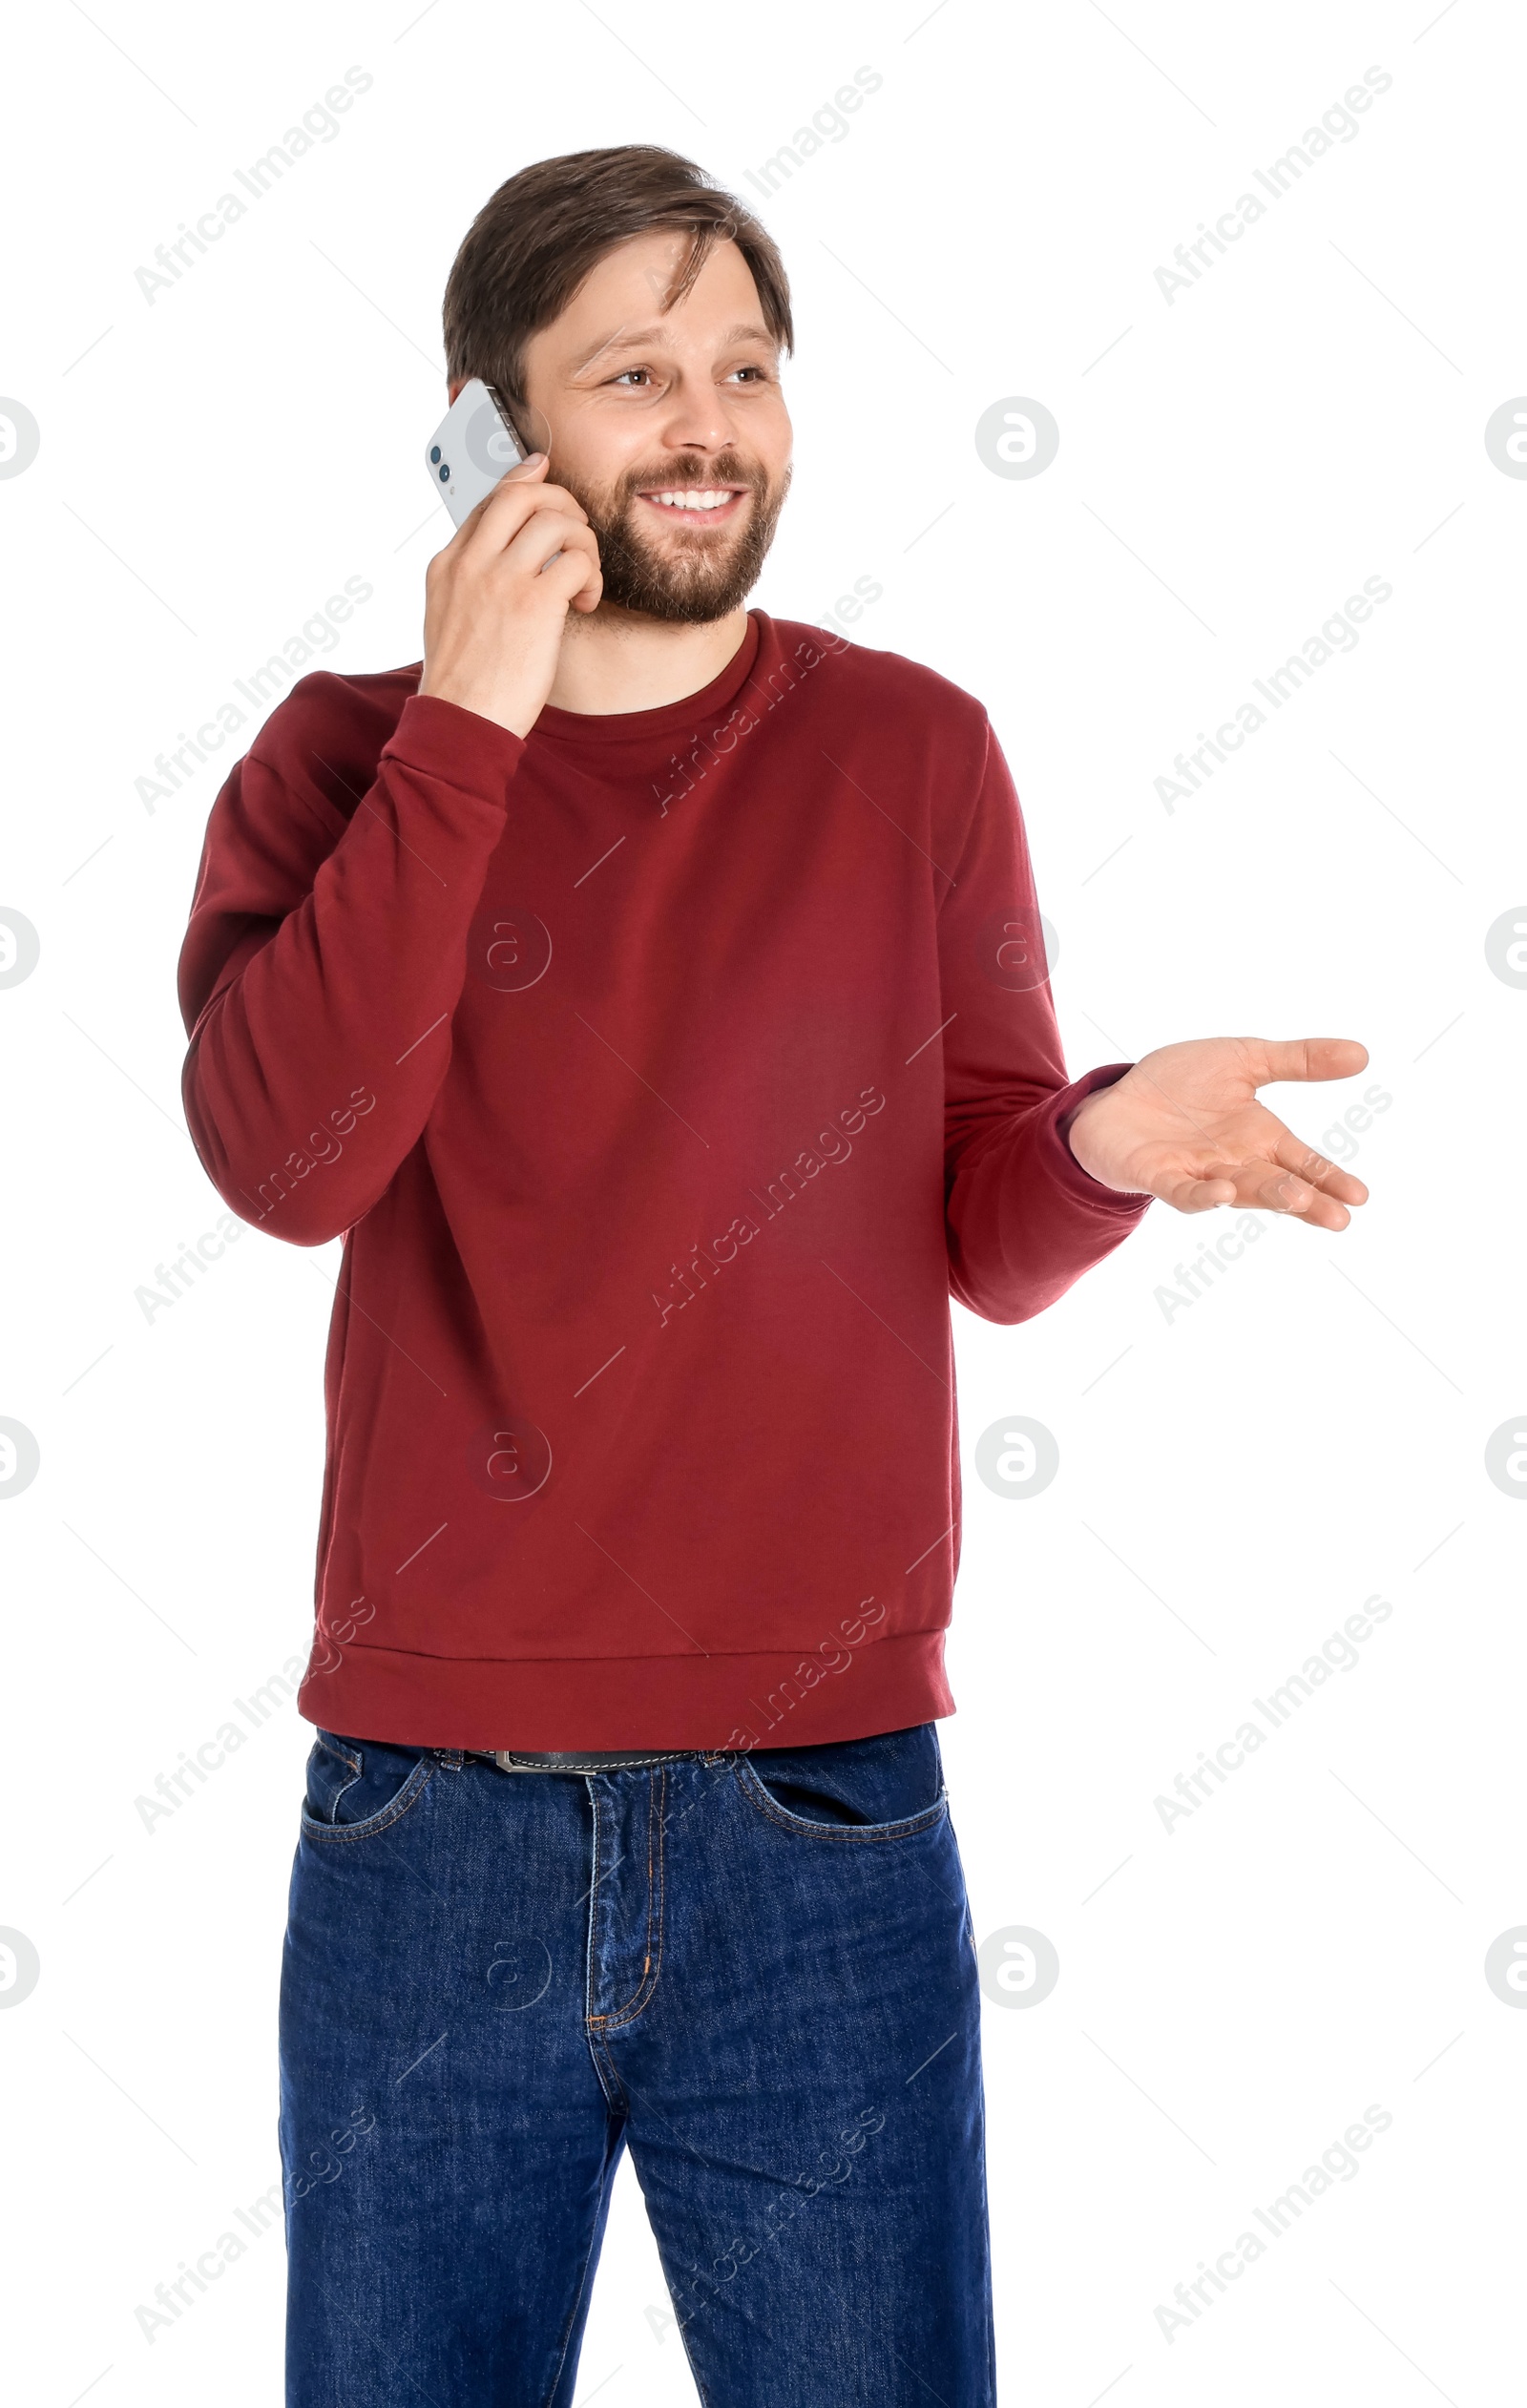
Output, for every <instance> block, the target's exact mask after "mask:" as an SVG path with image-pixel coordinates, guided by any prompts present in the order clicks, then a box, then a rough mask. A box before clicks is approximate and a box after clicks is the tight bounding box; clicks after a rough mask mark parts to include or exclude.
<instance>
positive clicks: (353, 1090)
mask: <svg viewBox="0 0 1527 2408" xmlns="http://www.w3.org/2000/svg"><path fill="white" fill-rule="evenodd" d="M419 675H420V664H419V663H418V662H415V663H414V664H413V665H412V666H411V667H408V668H402V669H393V670H387V671H386V672H384V673H382V674H379V675H376V676H366V677H339V676H333V675H329V674H327V673H326V672H319V673H317V674H315V675H313V676H310V677H305V678H303V680H302V681H301V682H300V683H299V684H298V685H297V686H295V687H294V688H293V690H292V692H291V693H290V694H289V695H288V696H287V697H286V698H285V699H284V701H282V703H281V704H280V705H279V706H278V708H277V709H276V710H275V711H274V712H273V713H272V715H271V717H270V719H269V720H268V721H267V722H266V723H265V725H264V726H263V728H261V732H260V734H259V736H258V737H257V739H256V741H255V743H254V744H253V745H252V746H251V748H250V750H249V753H248V755H247V756H246V758H245V759H244V760H242V761H241V762H240V764H238V766H237V767H236V768H235V769H234V770H233V772H232V774H231V775H230V777H229V779H228V781H227V784H226V785H224V786H223V788H222V791H221V793H220V795H219V797H218V799H217V802H216V804H215V805H214V806H213V809H212V813H211V817H210V820H209V822H208V827H207V834H206V842H205V847H204V849H203V853H202V858H201V865H200V870H199V877H198V882H197V890H196V897H195V902H194V905H193V909H192V912H191V921H190V928H189V931H188V933H187V936H186V940H185V945H184V949H183V951H182V953H181V957H180V966H179V996H180V1007H181V1011H182V1014H183V1016H184V1019H185V1024H186V1028H187V1031H188V1034H189V1036H190V1048H189V1052H188V1055H187V1058H186V1065H185V1074H184V1081H183V1089H184V1097H185V1107H186V1116H187V1119H188V1120H189V1123H190V1127H191V1133H192V1136H193V1139H194V1141H195V1143H196V1147H197V1151H198V1153H199V1156H200V1158H201V1161H202V1162H203V1164H204V1165H205V1167H206V1170H207V1174H208V1176H209V1178H210V1179H211V1180H212V1182H213V1184H214V1185H215V1186H216V1187H217V1189H218V1191H219V1193H220V1195H221V1196H222V1197H223V1198H224V1199H225V1200H226V1202H227V1203H228V1204H230V1205H231V1206H232V1208H233V1210H234V1211H235V1212H237V1213H239V1214H240V1215H241V1217H242V1218H243V1219H244V1220H246V1221H248V1222H249V1223H250V1224H251V1225H253V1226H254V1227H256V1228H260V1229H263V1230H266V1231H267V1232H268V1233H269V1234H270V1235H271V1236H273V1237H278V1238H285V1239H287V1240H288V1241H290V1243H291V1244H293V1245H295V1246H321V1245H323V1244H324V1243H325V1242H326V1241H327V1240H329V1239H332V1238H337V1237H343V1238H344V1240H345V1251H344V1259H343V1265H342V1268H341V1274H340V1279H339V1286H338V1295H337V1300H336V1303H335V1308H334V1318H333V1324H332V1328H331V1331H330V1336H329V1344H328V1353H327V1361H326V1367H325V1374H324V1390H325V1403H326V1426H327V1457H326V1470H325V1476H324V1498H323V1511H322V1518H321V1526H320V1532H319V1541H318V1567H317V1588H316V1595H317V1622H316V1629H315V1638H314V1646H313V1653H312V1657H311V1660H310V1663H309V1666H308V1670H307V1673H306V1676H305V1678H304V1680H303V1685H302V1688H301V1692H300V1696H299V1706H300V1708H301V1711H302V1712H303V1714H304V1715H305V1716H306V1717H307V1718H308V1719H309V1720H310V1721H312V1722H314V1723H318V1724H322V1725H324V1726H326V1727H329V1728H331V1729H338V1730H341V1731H344V1732H347V1733H350V1734H354V1735H357V1736H361V1737H370V1738H373V1739H379V1740H392V1741H396V1742H401V1743H407V1744H410V1745H414V1746H422V1747H468V1748H516V1747H517V1748H623V1747H682V1748H748V1747H752V1746H757V1745H764V1746H781V1745H784V1744H786V1742H788V1744H789V1745H791V1746H797V1745H801V1744H805V1743H807V1742H814V1741H823V1740H830V1739H846V1738H855V1737H859V1736H861V1735H864V1734H866V1733H868V1732H872V1731H880V1730H889V1729H894V1728H899V1727H904V1726H906V1725H909V1724H912V1723H918V1722H922V1721H925V1720H927V1719H929V1718H931V1717H933V1716H936V1715H941V1714H947V1713H950V1712H951V1711H952V1705H953V1701H952V1697H951V1695H950V1691H949V1688H948V1686H947V1683H946V1681H945V1677H944V1668H943V1648H944V1630H945V1626H946V1624H947V1623H948V1621H949V1615H950V1601H951V1594H952V1587H953V1581H954V1574H955V1570H956V1567H957V1564H958V1560H959V1521H960V1476H959V1454H958V1433H957V1426H956V1419H955V1399H954V1361H953V1351H952V1339H951V1328H950V1310H949V1297H950V1292H951V1290H952V1291H953V1293H954V1294H955V1295H956V1296H957V1297H958V1298H959V1299H960V1301H961V1303H962V1304H965V1305H966V1306H968V1307H969V1308H970V1309H971V1310H972V1311H973V1312H976V1313H979V1314H981V1315H983V1316H984V1318H986V1319H987V1320H989V1321H997V1322H1015V1321H1022V1320H1025V1319H1027V1318H1028V1317H1029V1316H1030V1315H1031V1314H1034V1313H1036V1312H1039V1311H1041V1310H1042V1309H1043V1308H1044V1307H1045V1306H1046V1305H1048V1304H1050V1303H1052V1302H1053V1301H1054V1300H1055V1299H1056V1297H1057V1296H1060V1295H1062V1294H1064V1292H1065V1290H1066V1289H1067V1288H1069V1287H1070V1286H1071V1285H1072V1283H1073V1281H1074V1280H1076V1279H1077V1277H1078V1276H1079V1274H1080V1273H1081V1272H1082V1271H1084V1270H1085V1269H1086V1268H1087V1267H1088V1266H1089V1264H1092V1263H1096V1262H1098V1261H1099V1260H1100V1259H1101V1257H1102V1256H1103V1255H1105V1254H1107V1253H1109V1252H1111V1251H1112V1249H1113V1248H1114V1247H1115V1246H1118V1245H1119V1242H1120V1241H1121V1239H1123V1238H1124V1237H1125V1236H1126V1235H1127V1234H1128V1232H1129V1231H1130V1230H1131V1229H1132V1228H1133V1227H1134V1226H1135V1225H1136V1223H1137V1221H1138V1220H1139V1219H1140V1215H1141V1214H1142V1213H1143V1212H1144V1210H1145V1209H1146V1206H1147V1205H1148V1204H1149V1202H1150V1198H1149V1197H1148V1196H1144V1195H1126V1194H1121V1193H1119V1192H1117V1191H1115V1190H1113V1189H1111V1188H1108V1187H1105V1186H1103V1185H1101V1184H1100V1183H1098V1181H1096V1180H1094V1179H1093V1178H1091V1177H1090V1176H1089V1175H1088V1173H1087V1172H1085V1171H1084V1170H1083V1169H1082V1168H1081V1166H1080V1164H1079V1163H1078V1162H1077V1161H1076V1159H1075V1158H1074V1156H1073V1155H1072V1153H1071V1151H1070V1149H1069V1146H1068V1145H1067V1143H1066V1140H1065V1136H1064V1128H1065V1125H1066V1123H1067V1118H1068V1115H1069V1113H1070V1112H1072V1111H1074V1110H1075V1108H1076V1106H1077V1104H1078V1103H1079V1102H1080V1100H1081V1099H1082V1097H1083V1096H1084V1095H1087V1094H1090V1093H1091V1092H1092V1090H1093V1089H1094V1088H1095V1087H1098V1086H1099V1085H1104V1084H1107V1083H1108V1082H1109V1081H1110V1080H1112V1079H1114V1078H1119V1077H1121V1076H1122V1074H1123V1072H1124V1071H1125V1070H1126V1069H1127V1068H1128V1067H1129V1065H1128V1064H1127V1063H1123V1062H1118V1063H1113V1064H1111V1065H1109V1066H1107V1067H1105V1068H1103V1069H1100V1070H1094V1071H1091V1072H1089V1073H1088V1075H1087V1076H1086V1077H1085V1078H1080V1079H1077V1080H1074V1081H1072V1082H1070V1083H1068V1081H1067V1078H1066V1068H1065V1063H1064V1060H1063V1058H1062V1055H1061V1048H1060V1039H1059V1036H1058V1033H1057V1030H1056V1016H1055V1010H1054V1006H1053V1004H1052V1001H1051V995H1050V989H1049V986H1048V984H1047V983H1046V979H1045V974H1044V966H1043V956H1042V953H1040V951H1039V934H1038V911H1037V904H1036V900H1035V888H1034V880H1033V874H1032V871H1031V868H1030V862H1029V854H1028V848H1027V845H1026V841H1025V836H1024V830H1023V824H1022V819H1021V816H1020V813H1019V808H1018V802H1017V797H1016V795H1015V792H1014V788H1013V784H1012V780H1011V778H1010V776H1009V773H1008V769H1007V765H1006V764H1005V762H1004V761H1003V758H1002V755H1001V752H1000V751H999V749H998V746H997V743H996V740H995V738H994V735H993V732H992V729H991V727H990V725H989V724H988V722H987V719H986V715H985V713H984V711H983V710H982V709H981V707H980V705H979V703H977V702H975V701H973V700H972V699H971V697H970V696H969V695H967V694H964V693H962V692H961V691H960V690H959V688H958V687H956V686H954V685H952V684H950V683H949V682H948V681H946V680H945V679H943V678H941V677H938V676H935V675H934V674H933V672H932V671H931V670H929V669H926V668H922V667H920V666H919V665H918V664H917V663H916V662H914V661H910V660H902V659H900V658H899V657H898V656H897V655H895V654H894V653H888V652H871V651H868V650H866V649H864V648H863V647H861V646H859V645H857V644H851V643H847V642H845V641H844V640H843V639H841V638H838V637H835V636H829V635H827V634H826V633H824V631H823V630H822V629H820V628H815V627H807V626H805V625H802V624H797V623H796V622H794V621H791V620H788V619H771V618H768V616H767V615H766V614H765V613H764V612H763V611H758V610H755V611H752V612H750V613H749V615H748V625H747V634H746V636H745V638H744V639H743V644H742V647H741V649H740V650H739V651H738V652H737V653H736V654H735V656H734V657H733V659H732V660H731V661H730V662H729V663H728V664H727V666H726V668H725V669H723V670H722V674H721V676H720V677H718V678H717V679H716V680H715V681H714V682H713V683H712V684H710V685H709V686H707V687H705V688H704V689H703V691H701V693H699V694H694V695H691V696H689V697H688V698H687V700H685V701H681V702H675V703H671V704H668V705H666V706H664V707H663V708H661V709H658V710H647V711H627V712H619V713H617V714H615V715H613V716H610V717H593V716H589V715H586V714H583V713H579V712H573V711H566V710H559V709H554V708H552V707H550V706H549V707H548V708H547V709H545V710H544V711H543V712H542V713H541V716H540V718H539V719H538V720H537V722H536V723H535V726H534V728H533V731H532V733H531V735H530V737H529V738H528V739H525V740H522V739H521V738H519V737H517V736H513V735H511V734H510V733H509V732H508V731H507V730H506V729H504V728H502V727H499V726H496V725H495V724H494V723H493V722H492V721H489V720H486V719H480V718H478V717H477V715H476V714H475V713H474V712H471V711H467V710H463V709H461V708H459V707H458V706H457V705H456V704H455V703H451V702H443V701H436V700H434V699H432V698H428V697H421V696H419V695H418V694H417V692H416V690H415V689H416V687H417V685H418V681H419Z"/></svg>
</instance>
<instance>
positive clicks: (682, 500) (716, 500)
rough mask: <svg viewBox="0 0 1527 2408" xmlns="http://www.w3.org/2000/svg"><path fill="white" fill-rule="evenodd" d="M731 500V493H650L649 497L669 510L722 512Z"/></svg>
mask: <svg viewBox="0 0 1527 2408" xmlns="http://www.w3.org/2000/svg"><path fill="white" fill-rule="evenodd" d="M731 498H732V497H731V494H730V492H676V493H649V494H648V496H647V499H648V500H649V501H652V502H661V503H662V504H663V505H664V507H665V508H666V509H668V510H720V509H721V508H722V504H723V503H724V502H729V501H730V500H731Z"/></svg>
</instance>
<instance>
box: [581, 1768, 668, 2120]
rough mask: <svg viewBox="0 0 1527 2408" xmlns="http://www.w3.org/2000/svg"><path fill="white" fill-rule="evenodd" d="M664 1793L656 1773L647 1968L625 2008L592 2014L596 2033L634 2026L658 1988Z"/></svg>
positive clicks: (650, 1804) (650, 1818)
mask: <svg viewBox="0 0 1527 2408" xmlns="http://www.w3.org/2000/svg"><path fill="white" fill-rule="evenodd" d="M667 1790H668V1775H667V1773H666V1772H659V1775H658V1779H657V1783H656V1785H655V1784H654V1783H653V1782H652V1781H651V1780H649V1781H648V1783H647V1946H646V1957H647V1963H646V1967H645V1970H644V1971H643V1973H642V1977H641V1979H640V1980H639V1981H638V1984H637V1986H636V1988H635V1990H634V1991H633V1992H632V1994H631V1996H630V1998H629V1999H628V2000H626V2002H625V2004H624V2006H618V2007H615V2008H613V2009H612V2010H611V2012H610V2013H609V2014H608V2015H592V2014H591V2016H590V2017H589V2021H590V2022H591V2024H593V2025H595V2026H596V2028H597V2029H598V2030H600V2031H601V2032H614V2031H618V2030H620V2029H622V2028H623V2027H624V2026H625V2025H626V2024H628V2023H634V2022H635V2021H636V2020H637V2018H638V2015H640V2014H642V2013H643V2012H644V2011H645V2009H646V2008H647V2007H648V2005H650V2003H651V2000H652V1995H653V1992H654V1991H655V1990H656V1989H657V1987H658V1976H659V1973H660V1972H661V1971H662V1936H663V1832H664V1829H665V1820H666V1818H665V1814H664V1811H663V1809H664V1806H665V1804H666V1799H667ZM595 1812H596V1814H597V1812H598V1806H597V1803H596V1806H595ZM655 1826H656V1830H657V1834H658V1839H657V1859H656V1862H657V1909H656V1912H657V1944H656V1946H655V1945H654V1937H653V1915H654V1905H653V1872H654V1854H653V1831H654V1827H655ZM589 2003H590V2005H591V2007H592V2005H593V2003H594V2002H593V2000H592V1998H591V2000H590V2001H589ZM613 2070H614V2067H613V2065H612V2071H613ZM617 2079H618V2077H617Z"/></svg>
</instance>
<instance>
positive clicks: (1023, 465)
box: [975, 393, 1060, 476]
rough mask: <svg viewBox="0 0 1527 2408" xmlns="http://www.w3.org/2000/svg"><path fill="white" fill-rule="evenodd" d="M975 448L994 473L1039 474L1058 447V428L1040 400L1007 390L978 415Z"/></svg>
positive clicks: (1052, 457) (1053, 456) (1006, 474)
mask: <svg viewBox="0 0 1527 2408" xmlns="http://www.w3.org/2000/svg"><path fill="white" fill-rule="evenodd" d="M975 449H976V451H977V452H978V454H979V455H980V458H981V461H982V463H983V465H984V466H985V467H987V468H989V469H990V470H991V471H992V474H993V475H994V476H1042V475H1043V473H1044V471H1045V470H1046V469H1047V468H1048V467H1049V466H1050V463H1051V461H1052V460H1053V459H1054V458H1055V456H1056V452H1057V451H1058V450H1059V449H1060V429H1059V427H1058V426H1057V425H1056V419H1055V415H1054V413H1053V411H1051V410H1048V409H1047V408H1045V406H1044V404H1043V402H1042V401H1035V400H1033V399H1032V398H1031V397H1030V396H1029V395H1028V394H1026V393H1010V394H1009V395H1008V396H1007V398H1006V399H1005V400H1003V401H994V403H993V404H992V406H991V408H989V409H983V410H982V412H981V414H980V416H979V418H977V420H976V422H975Z"/></svg>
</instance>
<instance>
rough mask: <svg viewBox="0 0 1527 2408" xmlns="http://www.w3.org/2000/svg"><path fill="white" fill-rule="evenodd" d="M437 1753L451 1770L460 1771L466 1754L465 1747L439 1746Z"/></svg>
mask: <svg viewBox="0 0 1527 2408" xmlns="http://www.w3.org/2000/svg"><path fill="white" fill-rule="evenodd" d="M435 1753H436V1755H437V1756H438V1757H439V1758H440V1761H441V1763H442V1764H443V1765H444V1766H445V1767H446V1769H447V1770H448V1771H449V1772H459V1771H460V1770H461V1768H462V1763H463V1760H464V1758H465V1755H466V1749H465V1748H436V1749H435Z"/></svg>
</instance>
